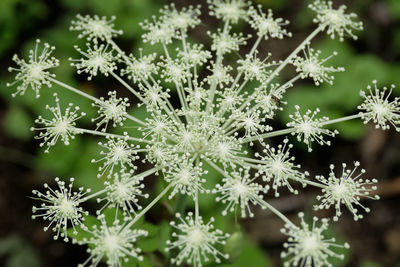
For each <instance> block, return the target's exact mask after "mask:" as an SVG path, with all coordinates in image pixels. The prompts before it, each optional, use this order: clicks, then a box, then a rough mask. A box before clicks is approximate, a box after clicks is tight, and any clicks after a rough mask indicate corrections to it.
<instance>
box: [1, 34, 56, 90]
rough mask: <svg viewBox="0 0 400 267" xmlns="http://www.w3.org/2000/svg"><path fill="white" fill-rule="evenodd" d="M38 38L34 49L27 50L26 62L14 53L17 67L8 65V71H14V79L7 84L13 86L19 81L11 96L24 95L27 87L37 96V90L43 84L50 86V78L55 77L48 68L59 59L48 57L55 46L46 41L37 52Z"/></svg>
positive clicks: (54, 65) (52, 66) (53, 65)
mask: <svg viewBox="0 0 400 267" xmlns="http://www.w3.org/2000/svg"><path fill="white" fill-rule="evenodd" d="M39 44H40V40H39V39H38V40H36V44H35V49H32V50H29V59H28V62H26V61H25V60H24V59H20V58H19V57H18V55H14V56H13V58H12V60H13V61H14V62H15V63H16V64H17V65H18V67H9V68H8V71H9V72H12V71H15V72H17V74H16V75H15V81H14V82H11V83H7V86H13V85H15V84H18V83H21V84H19V85H18V86H17V91H16V92H15V93H13V94H12V96H13V97H15V96H16V95H24V94H25V92H26V89H28V87H30V88H32V90H33V91H34V92H35V94H36V97H37V98H39V96H40V93H39V90H40V88H42V86H43V85H47V86H48V87H51V84H52V83H51V78H55V77H56V75H55V74H53V73H50V72H49V71H48V70H50V69H52V68H55V67H58V65H59V61H58V59H56V58H54V57H50V55H51V53H52V52H53V51H54V49H55V47H54V46H50V45H49V44H48V43H45V44H44V48H43V50H42V52H41V53H39V51H38V50H39Z"/></svg>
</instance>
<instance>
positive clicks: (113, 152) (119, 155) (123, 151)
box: [92, 136, 140, 177]
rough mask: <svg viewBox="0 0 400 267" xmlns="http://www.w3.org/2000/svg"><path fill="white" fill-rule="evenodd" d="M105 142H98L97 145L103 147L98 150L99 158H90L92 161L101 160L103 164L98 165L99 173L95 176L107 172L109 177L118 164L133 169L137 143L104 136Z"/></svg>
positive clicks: (137, 150) (137, 149)
mask: <svg viewBox="0 0 400 267" xmlns="http://www.w3.org/2000/svg"><path fill="white" fill-rule="evenodd" d="M106 138H107V143H103V142H99V145H100V146H101V147H102V148H103V149H104V150H102V151H101V152H100V155H101V157H100V158H99V159H92V163H98V162H103V161H104V162H103V165H102V166H100V167H99V173H98V175H97V177H101V176H103V175H104V174H107V177H111V176H112V174H113V173H114V172H115V170H114V168H115V167H117V166H119V167H121V168H122V169H125V168H127V167H130V168H132V169H135V168H136V167H135V165H134V164H133V162H134V161H135V160H137V159H139V157H138V155H137V153H138V152H139V151H140V150H139V147H140V146H139V145H134V144H129V143H128V142H127V141H126V140H124V139H123V138H113V137H111V136H110V137H108V136H107V137H106Z"/></svg>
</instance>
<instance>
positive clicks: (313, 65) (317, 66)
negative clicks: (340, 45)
mask: <svg viewBox="0 0 400 267" xmlns="http://www.w3.org/2000/svg"><path fill="white" fill-rule="evenodd" d="M303 52H304V57H295V58H294V59H293V65H294V66H295V67H296V71H297V72H299V73H300V77H301V78H302V79H304V78H307V77H310V78H312V79H313V80H314V83H315V85H320V83H322V82H327V83H329V84H331V85H332V84H333V79H335V77H334V76H332V75H330V73H332V72H339V71H344V68H342V67H339V68H334V67H325V66H324V65H323V64H324V63H325V62H326V61H328V60H329V59H330V58H332V57H333V56H336V55H337V52H333V54H332V55H330V56H329V57H326V58H324V59H319V55H320V54H321V51H320V50H314V49H312V48H310V47H309V46H308V47H307V49H304V50H303Z"/></svg>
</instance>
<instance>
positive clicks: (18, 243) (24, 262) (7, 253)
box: [0, 234, 41, 267]
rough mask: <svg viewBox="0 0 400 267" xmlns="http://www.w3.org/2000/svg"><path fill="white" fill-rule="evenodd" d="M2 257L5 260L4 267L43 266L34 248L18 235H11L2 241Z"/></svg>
mask: <svg viewBox="0 0 400 267" xmlns="http://www.w3.org/2000/svg"><path fill="white" fill-rule="evenodd" d="M0 257H1V258H2V259H5V261H4V264H5V265H4V267H21V266H30V267H39V266H40V265H41V264H40V261H39V258H38V255H37V254H36V251H35V249H34V247H32V246H31V245H30V244H29V243H28V242H27V241H26V240H25V239H23V238H22V237H20V236H19V235H16V234H10V235H8V236H6V237H5V238H3V239H2V240H1V241H0Z"/></svg>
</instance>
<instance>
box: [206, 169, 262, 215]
mask: <svg viewBox="0 0 400 267" xmlns="http://www.w3.org/2000/svg"><path fill="white" fill-rule="evenodd" d="M249 171H250V169H249V168H245V169H241V168H240V169H239V171H238V172H233V173H231V174H230V176H229V177H224V178H223V179H222V182H223V184H222V185H220V184H217V185H216V186H215V189H214V190H213V193H216V194H220V195H221V196H218V197H217V198H216V199H215V200H216V201H217V202H221V203H223V204H225V205H226V207H225V209H224V210H223V211H222V215H226V214H227V213H228V212H234V211H235V210H236V209H237V208H238V209H239V210H240V216H241V217H242V218H245V217H247V215H248V216H250V217H254V213H253V212H252V211H251V209H250V204H253V205H258V204H260V200H262V198H263V197H262V196H263V194H264V193H267V192H268V189H269V186H268V185H266V186H265V185H261V184H259V183H257V182H256V181H255V180H256V178H257V177H251V176H250V172H249Z"/></svg>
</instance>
